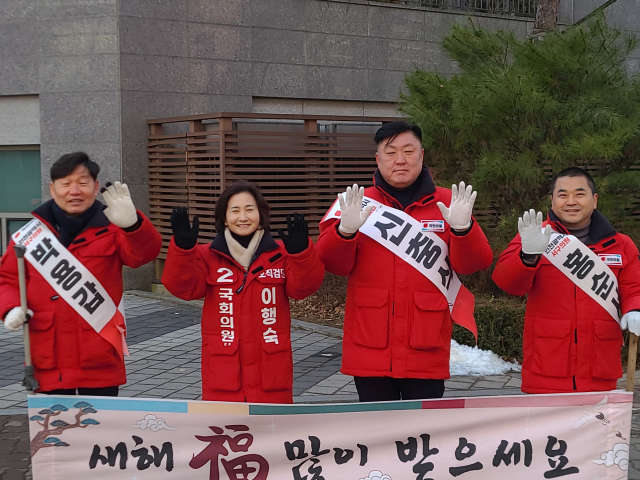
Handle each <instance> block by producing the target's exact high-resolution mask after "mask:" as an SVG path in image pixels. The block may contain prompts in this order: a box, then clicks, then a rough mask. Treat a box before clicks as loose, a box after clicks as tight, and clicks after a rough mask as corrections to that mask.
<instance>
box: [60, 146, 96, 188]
mask: <svg viewBox="0 0 640 480" xmlns="http://www.w3.org/2000/svg"><path fill="white" fill-rule="evenodd" d="M79 165H84V166H85V167H87V170H89V175H91V178H93V181H94V182H95V181H96V179H97V178H98V173H100V166H99V165H98V164H97V163H96V162H94V161H93V160H91V159H90V158H89V156H88V155H87V154H86V153H84V152H73V153H66V154H64V155H62V156H61V157H60V158H59V159H58V160H56V163H54V164H53V165H52V166H51V170H50V171H49V173H50V175H51V181H52V182H55V181H56V180H58V179H60V178H64V177H66V176H67V175H71V174H72V173H73V171H74V170H75V169H76V168H77V167H78V166H79Z"/></svg>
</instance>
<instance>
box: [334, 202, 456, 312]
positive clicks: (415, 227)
mask: <svg viewBox="0 0 640 480" xmlns="http://www.w3.org/2000/svg"><path fill="white" fill-rule="evenodd" d="M343 195H344V194H343ZM367 205H374V207H375V208H374V209H373V211H372V212H371V215H369V218H368V219H367V221H366V222H365V223H364V225H363V226H362V227H360V232H361V233H364V234H365V235H367V236H368V237H370V238H372V239H373V240H375V241H376V242H378V243H379V244H380V245H382V246H383V247H385V248H386V249H387V250H389V251H391V252H393V254H395V255H397V256H398V257H400V258H401V259H402V260H404V261H405V262H407V263H408V264H409V265H411V266H412V267H413V268H415V269H416V270H418V271H419V272H420V273H421V274H422V275H424V276H425V277H426V278H427V279H429V281H431V283H433V284H434V285H435V286H436V287H437V288H438V290H440V292H442V294H443V295H444V296H445V297H446V299H447V303H448V304H449V310H450V311H452V310H453V306H454V304H455V303H456V297H457V296H458V293H459V292H460V288H461V287H462V283H461V282H460V280H459V279H458V276H457V275H456V273H455V272H454V271H453V269H452V268H451V262H450V261H449V247H448V245H447V244H446V242H445V241H444V240H442V239H441V238H440V237H439V236H438V235H436V234H435V233H432V232H430V231H426V229H424V228H423V225H422V223H420V222H419V221H418V220H416V219H415V218H413V217H412V216H410V215H407V214H406V213H404V212H402V211H400V210H397V209H395V208H392V207H388V206H387V205H383V204H382V203H380V202H378V201H376V200H373V199H372V198H369V197H364V200H363V201H362V208H363V209H364V207H366V206H367ZM332 218H340V203H339V202H338V201H336V202H335V203H334V204H333V206H332V207H331V209H330V210H329V211H328V212H327V214H326V215H325V216H324V218H323V219H322V221H323V222H324V221H326V220H329V219H332ZM462 288H464V287H462Z"/></svg>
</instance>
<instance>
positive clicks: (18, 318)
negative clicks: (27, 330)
mask: <svg viewBox="0 0 640 480" xmlns="http://www.w3.org/2000/svg"><path fill="white" fill-rule="evenodd" d="M27 314H28V315H29V318H31V317H33V312H32V311H31V310H29V309H27ZM25 323H27V316H26V315H25V314H24V312H23V311H22V307H14V308H12V309H11V310H9V313H7V315H6V316H5V317H4V328H6V329H7V330H9V331H10V332H17V331H18V330H20V327H21V326H22V325H23V324H25Z"/></svg>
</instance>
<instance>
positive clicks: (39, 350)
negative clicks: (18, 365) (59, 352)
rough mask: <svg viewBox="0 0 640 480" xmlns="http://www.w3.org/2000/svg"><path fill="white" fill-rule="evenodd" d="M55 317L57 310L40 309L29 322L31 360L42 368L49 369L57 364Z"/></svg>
mask: <svg viewBox="0 0 640 480" xmlns="http://www.w3.org/2000/svg"><path fill="white" fill-rule="evenodd" d="M54 317H55V311H49V312H40V311H39V312H35V313H34V315H33V318H31V320H29V323H28V325H29V343H30V345H31V362H32V363H33V365H34V366H35V367H36V368H38V369H41V370H49V369H52V368H55V366H56V352H55V344H56V340H55V339H56V329H55V327H54V325H53V319H54Z"/></svg>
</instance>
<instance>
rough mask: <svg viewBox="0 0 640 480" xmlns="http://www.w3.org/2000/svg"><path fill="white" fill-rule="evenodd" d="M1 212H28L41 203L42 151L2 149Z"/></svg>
mask: <svg viewBox="0 0 640 480" xmlns="http://www.w3.org/2000/svg"><path fill="white" fill-rule="evenodd" d="M0 172H2V175H0V214H2V213H28V212H31V211H32V210H33V209H35V208H36V207H37V206H38V205H40V203H41V201H42V199H41V190H40V151H39V150H0Z"/></svg>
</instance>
